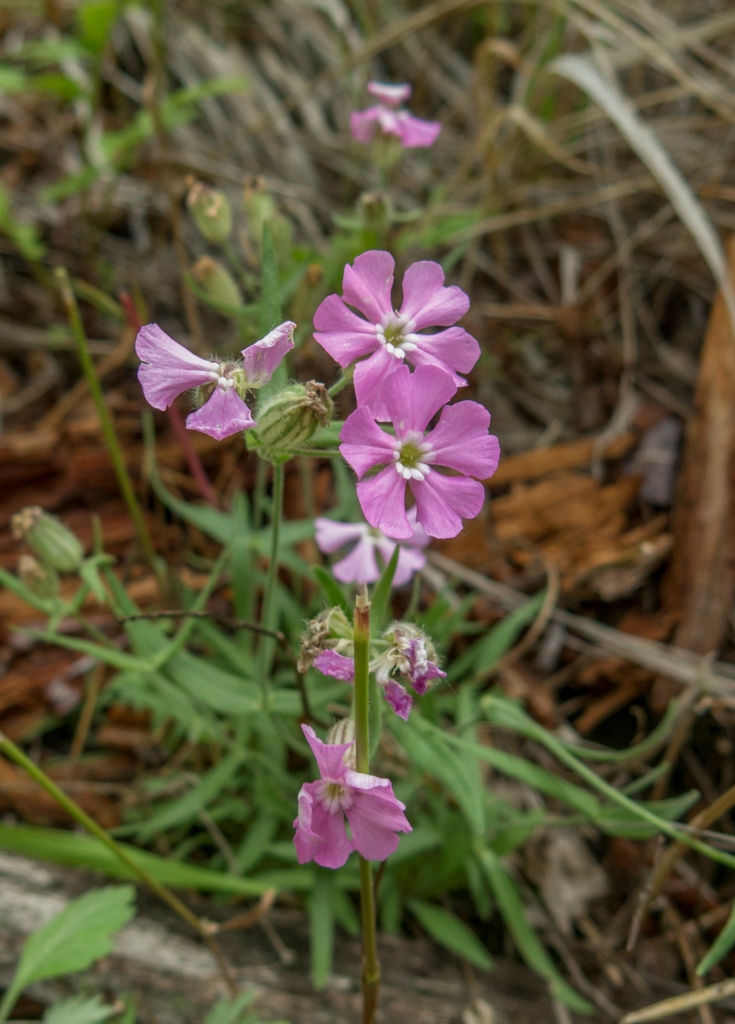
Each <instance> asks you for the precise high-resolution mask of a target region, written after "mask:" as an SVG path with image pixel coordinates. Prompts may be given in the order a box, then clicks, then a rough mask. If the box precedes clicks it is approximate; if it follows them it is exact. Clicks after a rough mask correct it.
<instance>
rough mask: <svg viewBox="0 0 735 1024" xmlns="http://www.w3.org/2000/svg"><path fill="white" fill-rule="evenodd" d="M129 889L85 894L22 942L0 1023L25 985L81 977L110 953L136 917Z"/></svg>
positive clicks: (132, 892) (118, 887)
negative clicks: (115, 937)
mask: <svg viewBox="0 0 735 1024" xmlns="http://www.w3.org/2000/svg"><path fill="white" fill-rule="evenodd" d="M134 895H135V890H134V889H133V887H132V886H130V885H116V886H109V887H107V888H105V889H95V890H93V891H92V892H88V893H86V895H84V896H81V897H80V898H79V899H77V900H74V901H73V902H72V903H70V904H69V906H68V907H66V909H65V910H62V912H61V913H60V914H57V916H56V917H55V918H54V919H53V920H52V921H49V922H48V924H46V925H44V926H43V928H40V929H39V930H38V931H37V932H35V933H34V934H33V935H31V937H30V938H29V939H28V940H27V941H26V944H25V946H24V947H23V952H22V953H21V957H20V963H19V964H18V967H17V968H16V972H15V976H14V978H13V980H12V982H11V983H10V987H9V988H8V990H7V992H6V993H5V998H4V999H3V1002H2V1005H1V1006H0V1021H2V1020H7V1016H8V1013H9V1012H10V1010H11V1009H12V1007H13V1006H14V1005H15V1002H16V1000H17V998H18V996H19V995H20V993H21V992H22V991H23V989H24V988H26V986H27V985H30V984H32V982H34V981H41V980H43V979H44V978H56V977H58V975H60V974H72V973H75V972H76V971H83V970H84V969H85V967H89V965H90V964H93V963H94V962H95V960H100V959H101V958H102V957H103V956H107V954H108V953H111V952H112V949H113V944H112V936H113V935H114V934H115V932H117V931H119V930H120V929H121V928H122V927H123V925H125V924H127V922H128V921H129V920H130V918H131V917H132V916H133V914H134V913H135V907H134V905H133V897H134Z"/></svg>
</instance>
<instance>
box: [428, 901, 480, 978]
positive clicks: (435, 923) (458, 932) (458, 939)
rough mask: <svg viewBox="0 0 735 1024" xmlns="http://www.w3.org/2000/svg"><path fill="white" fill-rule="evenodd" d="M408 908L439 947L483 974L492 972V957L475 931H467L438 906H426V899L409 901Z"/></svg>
mask: <svg viewBox="0 0 735 1024" xmlns="http://www.w3.org/2000/svg"><path fill="white" fill-rule="evenodd" d="M408 907H409V909H410V911H411V913H412V914H413V915H414V916H415V917H417V918H418V920H419V922H420V924H421V925H422V926H423V927H424V928H425V929H426V931H427V932H428V933H429V935H430V936H431V937H432V939H433V940H434V941H435V942H438V943H439V945H440V946H444V948H445V949H448V950H449V951H450V952H451V953H456V954H457V955H458V956H461V957H464V959H465V960H469V962H470V963H471V964H474V965H475V967H479V968H480V969H481V970H483V971H489V970H490V968H491V967H492V965H493V961H492V958H491V956H490V954H489V953H488V951H487V950H486V949H485V947H484V946H483V944H482V943H481V942H480V940H479V939H478V937H477V936H476V935H475V933H474V932H473V931H472V929H471V928H468V927H467V925H466V924H465V923H464V921H461V920H460V919H459V918H458V917H457V916H456V914H452V913H451V912H450V911H448V910H444V909H443V907H437V905H436V904H435V903H426V902H425V901H424V900H409V901H408Z"/></svg>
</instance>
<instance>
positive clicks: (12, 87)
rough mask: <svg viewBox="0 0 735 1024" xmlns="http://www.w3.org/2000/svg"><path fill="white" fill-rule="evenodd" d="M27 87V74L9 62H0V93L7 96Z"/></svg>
mask: <svg viewBox="0 0 735 1024" xmlns="http://www.w3.org/2000/svg"><path fill="white" fill-rule="evenodd" d="M27 88H28V76H27V75H25V74H24V73H23V72H22V71H19V70H18V68H14V67H12V66H11V65H10V64H0V94H2V95H4V96H9V95H11V94H12V93H16V92H23V90H24V89H27Z"/></svg>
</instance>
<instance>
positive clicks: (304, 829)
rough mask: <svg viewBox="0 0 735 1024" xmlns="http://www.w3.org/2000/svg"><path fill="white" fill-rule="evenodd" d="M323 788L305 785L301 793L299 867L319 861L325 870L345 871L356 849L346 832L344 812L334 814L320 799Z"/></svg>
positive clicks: (297, 842) (296, 824)
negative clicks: (342, 869)
mask: <svg viewBox="0 0 735 1024" xmlns="http://www.w3.org/2000/svg"><path fill="white" fill-rule="evenodd" d="M319 788H320V784H319V783H318V782H305V783H304V785H303V786H302V787H301V792H300V793H299V801H298V806H299V814H298V817H297V818H296V821H294V828H295V829H296V835H295V836H294V845H295V847H296V856H297V857H298V860H299V864H307V863H308V862H309V861H310V860H314V861H316V863H317V864H320V865H321V866H322V867H324V868H341V867H342V865H343V864H344V863H345V861H346V860H347V858H348V857H349V855H350V854H351V853H352V851H353V849H354V844H353V842H352V840H351V839H350V838H349V837H348V835H347V831H346V829H345V818H344V812H343V811H341V810H338V811H336V812H335V813H334V814H332V813H331V812H330V811H328V810H327V808H326V807H325V806H324V804H323V803H322V802H321V801H320V800H319V799H318V791H319Z"/></svg>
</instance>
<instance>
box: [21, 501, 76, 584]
mask: <svg viewBox="0 0 735 1024" xmlns="http://www.w3.org/2000/svg"><path fill="white" fill-rule="evenodd" d="M10 526H11V529H12V531H13V536H14V537H15V539H16V540H24V541H25V542H26V544H28V546H29V547H30V548H32V549H33V551H34V552H35V554H37V555H38V557H39V559H40V560H41V562H43V564H44V565H45V566H51V567H52V568H53V569H56V570H57V572H76V570H77V569H78V568H79V566H80V565H81V564H82V559H83V558H84V548H83V547H82V545H81V543H80V542H79V540H78V539H77V538H76V537H75V536H74V534H73V533H72V532H71V530H68V529H67V528H66V527H65V526H64V524H63V523H62V522H61V521H60V520H59V519H57V518H56V516H51V515H49V514H48V513H47V512H44V510H43V509H42V508H39V507H38V505H34V506H29V507H27V508H22V509H21V510H20V512H16V513H15V515H14V516H13V517H12V518H11V520H10Z"/></svg>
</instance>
